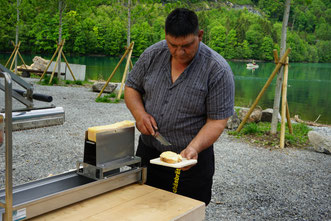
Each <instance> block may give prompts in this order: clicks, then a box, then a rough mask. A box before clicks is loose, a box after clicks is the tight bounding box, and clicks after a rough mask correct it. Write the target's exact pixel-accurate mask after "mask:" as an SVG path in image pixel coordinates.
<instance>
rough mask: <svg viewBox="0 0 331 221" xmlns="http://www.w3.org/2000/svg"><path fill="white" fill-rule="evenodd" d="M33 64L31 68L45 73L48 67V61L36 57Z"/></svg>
mask: <svg viewBox="0 0 331 221" xmlns="http://www.w3.org/2000/svg"><path fill="white" fill-rule="evenodd" d="M32 61H33V64H32V65H31V68H32V69H34V70H40V71H44V70H45V69H46V67H47V65H48V62H49V61H48V60H46V59H43V58H42V57H39V56H35V57H34V58H33V59H32Z"/></svg>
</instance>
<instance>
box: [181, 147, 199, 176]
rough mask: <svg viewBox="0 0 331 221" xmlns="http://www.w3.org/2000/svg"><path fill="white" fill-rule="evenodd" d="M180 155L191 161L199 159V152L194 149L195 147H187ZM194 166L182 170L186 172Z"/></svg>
mask: <svg viewBox="0 0 331 221" xmlns="http://www.w3.org/2000/svg"><path fill="white" fill-rule="evenodd" d="M180 155H181V156H182V157H183V158H186V159H188V160H191V159H196V160H197V159H198V152H197V151H196V149H194V148H193V147H191V146H187V147H186V148H185V149H184V150H183V151H182V152H181V153H180ZM193 166H194V165H191V166H187V167H183V168H181V169H182V170H183V171H186V170H189V169H190V168H191V167H193Z"/></svg>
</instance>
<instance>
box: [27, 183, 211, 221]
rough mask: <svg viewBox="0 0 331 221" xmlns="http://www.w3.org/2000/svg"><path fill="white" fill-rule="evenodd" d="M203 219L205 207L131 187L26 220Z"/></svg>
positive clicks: (150, 189)
mask: <svg viewBox="0 0 331 221" xmlns="http://www.w3.org/2000/svg"><path fill="white" fill-rule="evenodd" d="M204 218H205V204H204V203H203V202H201V201H198V200H194V199H191V198H188V197H184V196H181V195H178V194H174V193H171V192H168V191H164V190H161V189H157V188H154V187H151V186H147V185H139V184H132V185H129V186H126V187H122V188H120V189H117V190H113V191H111V192H108V193H105V194H102V195H100V196H96V197H93V198H91V199H87V200H84V201H82V202H79V203H75V204H73V205H70V206H67V207H64V208H62V209H58V210H55V211H53V212H50V213H47V214H44V215H41V216H38V217H35V218H32V219H30V220H33V221H40V220H43V221H49V220H52V221H57V220H58V221H63V220H70V221H78V220H88V221H105V220H125V221H131V220H132V221H140V220H141V221H156V220H157V221H168V220H180V221H201V220H204Z"/></svg>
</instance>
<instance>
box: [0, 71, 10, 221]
mask: <svg viewBox="0 0 331 221" xmlns="http://www.w3.org/2000/svg"><path fill="white" fill-rule="evenodd" d="M0 77H2V78H4V80H5V113H6V118H5V131H6V134H5V144H6V157H5V158H6V159H5V160H6V175H5V177H6V181H5V192H6V198H5V202H0V206H1V207H4V208H5V211H6V212H5V214H4V220H5V221H11V220H12V219H13V218H12V217H13V174H12V168H13V167H12V166H13V159H12V157H13V155H12V146H13V140H12V78H11V75H10V74H9V73H7V72H1V71H0Z"/></svg>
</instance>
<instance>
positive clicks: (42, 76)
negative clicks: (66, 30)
mask: <svg viewBox="0 0 331 221" xmlns="http://www.w3.org/2000/svg"><path fill="white" fill-rule="evenodd" d="M62 43H63V40H62V41H61V43H59V45H58V46H57V48H56V51H55V53H54V54H53V56H52V58H51V60H50V61H49V63H48V65H47V67H46V69H45V70H44V72H43V74H42V75H41V77H40V79H39V82H40V81H41V80H42V79H43V78H44V76H45V74H46V72H47V70H48V68H49V66H50V65H51V63H52V62H53V60H54V58H55V55H56V54H57V52H58V51H59V49H60V47H61V44H62Z"/></svg>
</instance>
